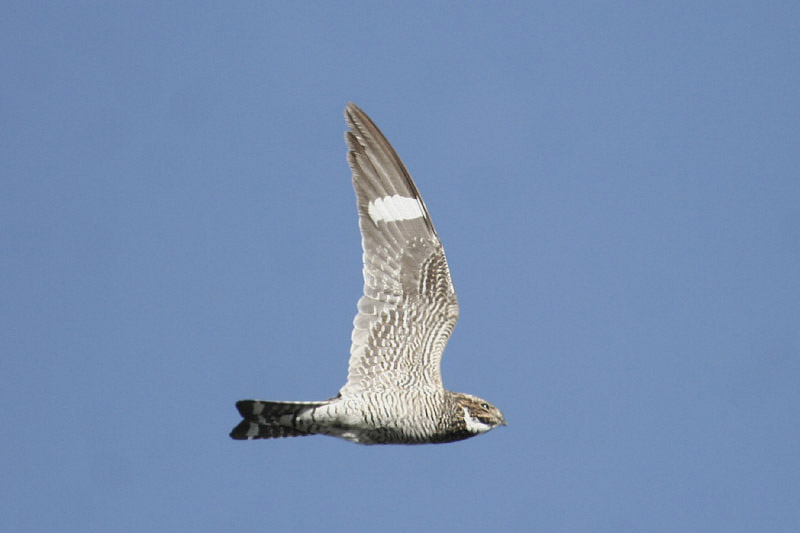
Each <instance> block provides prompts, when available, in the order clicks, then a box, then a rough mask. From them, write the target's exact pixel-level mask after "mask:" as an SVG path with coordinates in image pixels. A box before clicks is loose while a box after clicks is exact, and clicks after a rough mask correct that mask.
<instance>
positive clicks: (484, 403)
mask: <svg viewBox="0 0 800 533" xmlns="http://www.w3.org/2000/svg"><path fill="white" fill-rule="evenodd" d="M481 407H483V408H484V409H487V410H488V409H489V404H488V403H486V402H483V403H482V404H481Z"/></svg>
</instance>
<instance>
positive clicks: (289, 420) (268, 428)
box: [231, 400, 327, 440]
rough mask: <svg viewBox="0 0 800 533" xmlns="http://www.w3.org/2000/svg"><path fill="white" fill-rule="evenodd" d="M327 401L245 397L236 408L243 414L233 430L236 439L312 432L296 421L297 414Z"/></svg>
mask: <svg viewBox="0 0 800 533" xmlns="http://www.w3.org/2000/svg"><path fill="white" fill-rule="evenodd" d="M325 403H327V402H262V401H260V400H242V401H239V402H236V408H237V409H238V410H239V414H240V415H242V418H243V419H244V420H242V421H241V422H240V423H239V425H238V426H236V427H235V428H233V431H231V438H232V439H236V440H252V439H277V438H280V437H300V436H303V435H311V433H309V432H307V431H304V430H303V429H301V428H300V427H299V425H298V424H297V417H298V416H300V415H301V414H302V413H304V412H305V411H308V410H309V409H316V408H317V407H319V406H321V405H325Z"/></svg>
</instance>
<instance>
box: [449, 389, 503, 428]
mask: <svg viewBox="0 0 800 533" xmlns="http://www.w3.org/2000/svg"><path fill="white" fill-rule="evenodd" d="M456 402H457V403H458V407H459V408H460V409H459V410H460V413H458V416H460V417H461V418H463V420H464V425H465V426H466V429H467V431H469V432H470V433H473V434H475V435H477V434H479V433H486V432H487V431H489V430H490V429H494V428H496V427H497V426H506V425H508V424H506V419H505V417H504V416H503V413H502V412H500V409H498V408H497V407H495V406H494V405H492V404H490V403H489V402H487V401H486V400H484V399H482V398H478V397H477V396H472V395H471V394H464V393H458V394H457V395H456Z"/></svg>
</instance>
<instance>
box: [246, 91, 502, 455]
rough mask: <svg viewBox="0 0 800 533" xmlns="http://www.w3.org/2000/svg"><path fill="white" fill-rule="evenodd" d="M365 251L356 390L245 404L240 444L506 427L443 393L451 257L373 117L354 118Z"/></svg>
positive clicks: (473, 403)
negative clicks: (312, 399)
mask: <svg viewBox="0 0 800 533" xmlns="http://www.w3.org/2000/svg"><path fill="white" fill-rule="evenodd" d="M345 118H346V120H347V124H348V126H349V127H350V131H348V132H347V133H346V134H345V139H346V140H347V145H348V147H349V152H348V154H347V161H348V163H350V167H351V169H352V171H353V188H354V189H355V192H356V200H357V203H358V217H359V226H360V228H361V245H362V248H363V250H364V255H363V262H364V271H363V272H364V295H363V296H362V297H361V299H360V300H359V301H358V314H357V315H356V317H355V319H354V320H353V326H354V327H353V333H352V337H351V338H352V345H351V347H350V368H349V371H348V375H347V383H345V385H344V387H342V389H341V390H340V391H339V394H338V395H336V396H335V397H333V398H331V399H329V400H324V401H320V402H268V401H260V400H242V401H240V402H237V403H236V408H237V409H238V410H239V413H240V414H241V415H242V418H243V419H244V420H242V422H240V423H239V425H238V426H236V427H235V428H234V429H233V431H231V437H232V438H234V439H248V440H249V439H271V438H276V437H297V436H301V435H313V434H323V435H331V436H334V437H340V438H343V439H347V440H350V441H353V442H357V443H360V444H423V443H438V442H451V441H456V440H462V439H466V438H469V437H473V436H475V435H478V434H480V433H485V432H486V431H489V430H490V429H492V428H495V427H497V426H499V425H501V424H502V425H505V423H506V422H505V419H504V418H503V413H501V412H500V410H499V409H498V408H497V407H495V406H493V405H492V404H490V403H489V402H487V401H485V400H482V399H481V398H478V397H477V396H472V395H470V394H463V393H459V392H450V391H448V390H445V388H444V387H443V386H442V376H441V364H440V363H441V359H442V352H443V351H444V347H445V344H447V339H448V338H449V337H450V333H451V332H452V331H453V328H454V327H455V325H456V320H458V301H457V300H456V293H455V291H454V289H453V282H452V280H451V279H450V269H449V268H448V267H447V260H446V259H445V255H444V249H443V248H442V244H441V242H440V241H439V237H438V236H437V234H436V230H435V229H434V228H433V223H432V222H431V217H430V215H429V214H428V210H427V208H426V207H425V202H423V201H422V197H421V196H420V194H419V191H418V190H417V186H416V185H415V184H414V181H413V180H412V179H411V176H410V175H409V173H408V171H407V170H406V167H405V166H404V165H403V162H402V161H400V158H399V157H398V156H397V153H395V151H394V149H393V148H392V147H391V145H390V144H389V141H387V140H386V138H385V137H384V136H383V134H382V133H381V132H380V130H379V129H378V128H377V126H375V124H374V123H373V122H372V120H370V118H369V117H368V116H367V115H366V114H365V113H364V112H363V111H361V110H360V109H359V108H358V107H356V106H355V105H354V104H352V103H349V104H347V107H346V109H345Z"/></svg>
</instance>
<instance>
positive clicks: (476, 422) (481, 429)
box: [464, 407, 492, 433]
mask: <svg viewBox="0 0 800 533" xmlns="http://www.w3.org/2000/svg"><path fill="white" fill-rule="evenodd" d="M464 422H466V423H467V431H469V432H470V433H485V432H487V431H489V430H490V429H492V426H490V425H489V424H484V423H483V422H481V421H480V419H478V418H472V415H471V414H469V409H468V408H466V407H464Z"/></svg>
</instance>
